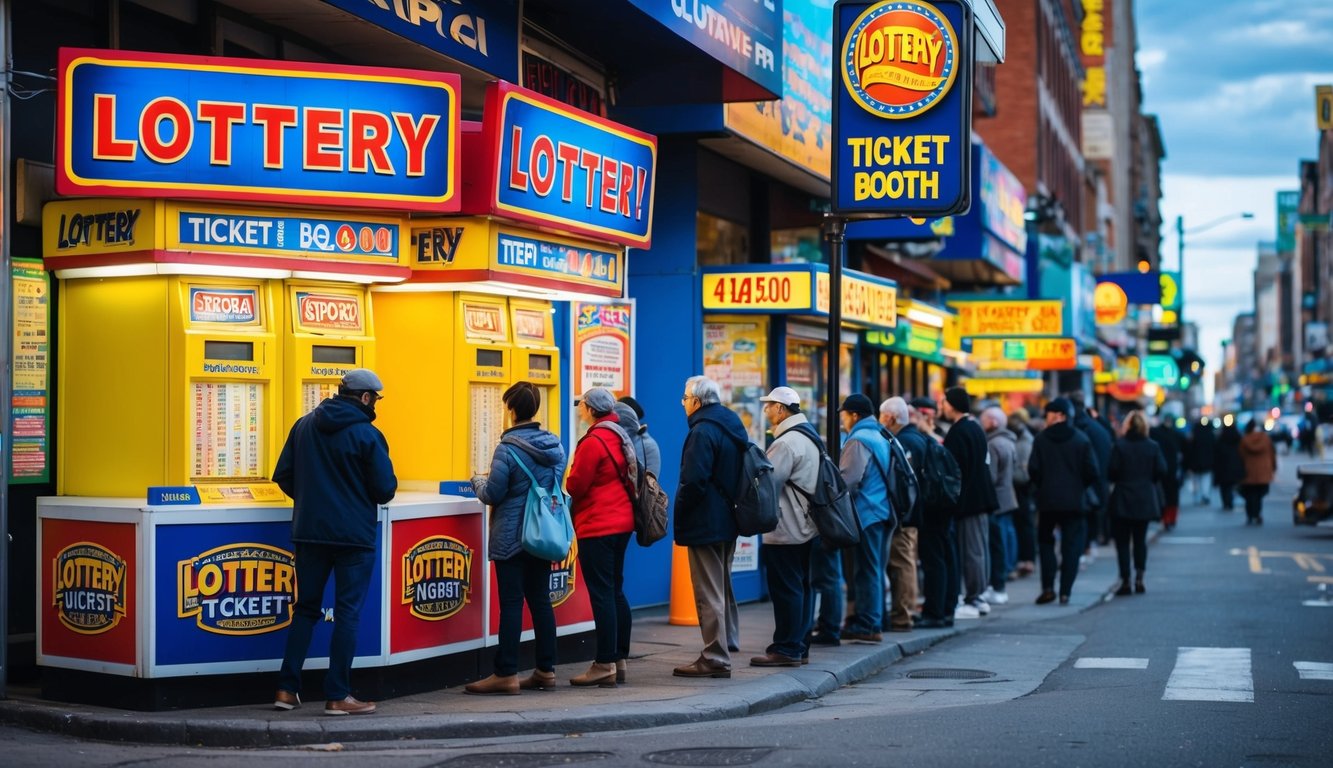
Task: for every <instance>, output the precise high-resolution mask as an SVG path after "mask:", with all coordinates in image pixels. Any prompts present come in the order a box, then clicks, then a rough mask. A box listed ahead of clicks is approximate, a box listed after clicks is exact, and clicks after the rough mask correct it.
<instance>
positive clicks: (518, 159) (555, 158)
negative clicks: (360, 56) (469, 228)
mask: <svg viewBox="0 0 1333 768" xmlns="http://www.w3.org/2000/svg"><path fill="white" fill-rule="evenodd" d="M485 115H486V117H485V121H484V123H483V127H482V130H481V132H480V133H479V134H478V133H469V134H467V138H466V140H467V141H468V142H469V149H468V151H466V152H465V162H467V163H468V171H467V174H466V178H467V185H468V186H467V189H466V191H465V197H466V200H465V202H464V207H465V208H466V211H467V212H468V213H477V214H499V215H501V216H504V217H507V218H510V219H515V220H518V221H523V222H528V223H531V224H535V225H537V226H540V227H545V228H551V229H558V230H561V231H565V232H570V233H573V234H577V235H584V236H587V237H591V238H593V239H596V240H602V241H606V242H612V243H620V244H622V245H629V246H634V247H637V248H647V247H649V246H650V245H651V244H652V220H653V185H654V181H655V179H656V168H657V139H656V138H655V137H653V136H650V135H648V134H646V133H641V132H639V131H636V130H634V129H633V128H628V127H626V126H623V125H620V124H618V123H613V122H611V121H610V120H607V119H605V118H602V117H598V116H596V115H592V114H589V113H587V112H584V111H582V110H578V109H574V108H573V107H569V106H566V105H564V104H561V103H560V102H558V101H556V100H554V99H549V98H547V97H545V96H542V95H540V94H537V93H534V92H533V91H529V90H527V89H526V88H521V87H519V86H517V85H513V84H511V83H505V82H494V83H492V84H491V85H490V90H489V91H487V95H486V112H485ZM474 141H475V142H477V144H478V146H477V151H476V152H473V151H472V149H471V147H472V146H473V145H472V142H474ZM473 163H476V165H475V166H474V165H473ZM473 179H476V182H475V183H474V182H473Z"/></svg>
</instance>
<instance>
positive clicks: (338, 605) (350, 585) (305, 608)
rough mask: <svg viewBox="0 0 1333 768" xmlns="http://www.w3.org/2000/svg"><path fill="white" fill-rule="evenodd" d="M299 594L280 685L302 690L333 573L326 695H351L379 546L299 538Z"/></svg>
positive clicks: (332, 698) (338, 697)
mask: <svg viewBox="0 0 1333 768" xmlns="http://www.w3.org/2000/svg"><path fill="white" fill-rule="evenodd" d="M293 548H294V549H295V550H296V593H297V595H298V597H297V600H296V606H295V609H294V611H293V616H292V625H291V628H290V629H288V631H287V650H286V651H285V652H284V653H283V655H282V668H281V670H279V672H278V687H279V688H281V689H282V690H284V691H290V692H292V693H300V692H301V668H302V667H304V666H305V658H306V653H307V652H308V651H309V650H310V635H311V634H312V633H313V632H314V630H315V623H316V622H319V621H322V620H323V618H324V614H323V611H321V610H320V609H321V607H322V603H323V602H324V587H325V586H326V585H327V584H328V582H329V575H330V574H332V575H333V585H334V586H333V589H334V598H333V638H332V640H330V641H329V669H328V672H326V673H325V674H324V698H325V700H327V701H341V700H343V699H345V698H347V697H348V696H350V695H351V694H352V656H353V655H354V654H355V653H356V628H357V625H358V624H360V622H361V605H362V603H364V602H365V600H366V592H367V591H368V589H369V587H370V574H371V573H372V572H373V571H374V569H375V550H373V549H364V548H362V547H346V546H335V545H330V544H306V543H302V542H297V543H296V544H295V545H294V547H293Z"/></svg>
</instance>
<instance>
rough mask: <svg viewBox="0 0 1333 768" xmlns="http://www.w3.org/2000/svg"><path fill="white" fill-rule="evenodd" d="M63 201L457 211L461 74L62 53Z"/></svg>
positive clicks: (59, 173)
mask: <svg viewBox="0 0 1333 768" xmlns="http://www.w3.org/2000/svg"><path fill="white" fill-rule="evenodd" d="M58 74H59V76H58V78H57V79H58V86H57V87H58V92H59V95H58V101H57V105H56V126H57V136H56V191H57V192H58V193H60V194H62V195H71V196H88V195H105V194H111V195H121V196H129V197H176V198H208V199H215V200H246V201H279V202H284V203H318V204H319V205H321V206H336V207H356V208H394V209H407V210H421V211H435V212H440V213H450V212H454V211H457V210H458V206H459V196H458V181H457V179H458V125H459V122H458V120H459V118H458V112H459V95H458V94H459V78H458V75H454V74H446V73H440V72H418V71H413V70H401V69H377V68H370V67H349V66H335V65H328V64H305V63H293V62H279V61H255V60H243V59H225V58H217V57H201V56H176V55H167V54H150V53H137V52H135V53H130V52H123V51H96V50H84V49H72V48H64V49H61V51H60V63H59V72H58Z"/></svg>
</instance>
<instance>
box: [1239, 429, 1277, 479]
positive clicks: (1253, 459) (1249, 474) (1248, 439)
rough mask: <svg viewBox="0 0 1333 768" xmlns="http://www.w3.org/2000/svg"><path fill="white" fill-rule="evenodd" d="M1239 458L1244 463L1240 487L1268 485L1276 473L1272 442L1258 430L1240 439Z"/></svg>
mask: <svg viewBox="0 0 1333 768" xmlns="http://www.w3.org/2000/svg"><path fill="white" fill-rule="evenodd" d="M1240 458H1241V460H1242V461H1243V462H1244V463H1245V479H1244V480H1242V481H1241V484H1242V485H1268V484H1270V483H1272V482H1273V473H1274V472H1276V471H1277V451H1275V450H1274V449H1273V441H1272V439H1271V438H1269V437H1268V435H1266V434H1264V433H1263V432H1262V431H1260V430H1257V429H1256V430H1255V431H1253V432H1247V433H1246V434H1245V437H1242V438H1241V439H1240Z"/></svg>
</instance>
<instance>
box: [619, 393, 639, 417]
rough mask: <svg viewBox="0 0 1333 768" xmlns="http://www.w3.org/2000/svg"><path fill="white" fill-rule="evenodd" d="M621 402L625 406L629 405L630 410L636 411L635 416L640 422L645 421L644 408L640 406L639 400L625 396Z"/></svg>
mask: <svg viewBox="0 0 1333 768" xmlns="http://www.w3.org/2000/svg"><path fill="white" fill-rule="evenodd" d="M620 402H622V403H624V404H625V405H628V406H629V407H630V409H631V410H633V411H634V416H635V417H636V418H637V419H639V420H640V421H643V406H642V405H639V401H638V400H635V399H634V398H632V397H630V396H629V395H625V396H624V397H622V398H620Z"/></svg>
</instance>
